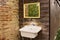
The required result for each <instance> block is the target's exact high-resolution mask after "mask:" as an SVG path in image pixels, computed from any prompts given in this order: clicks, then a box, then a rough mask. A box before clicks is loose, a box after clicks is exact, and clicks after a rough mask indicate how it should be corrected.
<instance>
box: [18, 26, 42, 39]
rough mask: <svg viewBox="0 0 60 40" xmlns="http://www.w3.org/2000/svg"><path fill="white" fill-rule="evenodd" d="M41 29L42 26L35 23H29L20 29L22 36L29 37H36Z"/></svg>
mask: <svg viewBox="0 0 60 40" xmlns="http://www.w3.org/2000/svg"><path fill="white" fill-rule="evenodd" d="M40 30H41V27H38V26H33V25H27V26H24V27H23V28H21V29H19V31H21V36H22V37H28V38H35V37H36V36H37V35H38V32H39V31H40Z"/></svg>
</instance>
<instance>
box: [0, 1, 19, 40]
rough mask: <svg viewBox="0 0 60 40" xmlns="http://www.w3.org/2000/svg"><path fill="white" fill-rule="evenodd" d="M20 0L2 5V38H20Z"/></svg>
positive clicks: (10, 39) (0, 10) (13, 39)
mask: <svg viewBox="0 0 60 40" xmlns="http://www.w3.org/2000/svg"><path fill="white" fill-rule="evenodd" d="M18 23H19V22H18V0H7V1H6V4H5V5H2V6H0V40H18V29H19V25H18Z"/></svg>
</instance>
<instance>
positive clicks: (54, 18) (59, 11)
mask: <svg viewBox="0 0 60 40" xmlns="http://www.w3.org/2000/svg"><path fill="white" fill-rule="evenodd" d="M50 4H51V6H50V7H51V10H50V11H51V12H50V13H51V14H50V17H51V19H50V20H51V27H50V30H51V32H50V36H51V37H50V40H54V37H55V35H56V32H57V29H58V28H59V25H60V24H59V20H60V18H59V15H60V7H59V6H58V4H57V3H56V1H55V0H51V1H50Z"/></svg>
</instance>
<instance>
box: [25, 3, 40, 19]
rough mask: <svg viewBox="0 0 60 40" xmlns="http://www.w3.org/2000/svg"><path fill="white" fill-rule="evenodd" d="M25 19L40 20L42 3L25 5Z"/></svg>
mask: <svg viewBox="0 0 60 40" xmlns="http://www.w3.org/2000/svg"><path fill="white" fill-rule="evenodd" d="M24 18H40V2H37V3H26V4H24Z"/></svg>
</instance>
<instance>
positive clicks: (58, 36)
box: [55, 29, 60, 40]
mask: <svg viewBox="0 0 60 40" xmlns="http://www.w3.org/2000/svg"><path fill="white" fill-rule="evenodd" d="M55 40H60V29H59V30H58V31H57V35H56V39H55Z"/></svg>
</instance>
